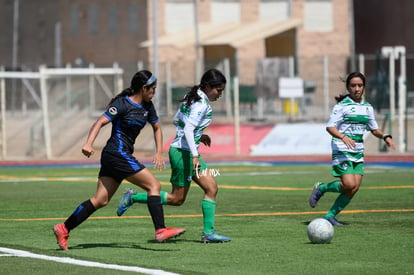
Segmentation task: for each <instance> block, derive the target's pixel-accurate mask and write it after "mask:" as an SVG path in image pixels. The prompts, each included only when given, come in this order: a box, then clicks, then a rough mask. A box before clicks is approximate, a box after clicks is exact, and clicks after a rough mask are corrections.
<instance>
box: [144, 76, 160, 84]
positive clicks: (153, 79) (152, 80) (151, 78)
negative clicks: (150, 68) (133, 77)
mask: <svg viewBox="0 0 414 275" xmlns="http://www.w3.org/2000/svg"><path fill="white" fill-rule="evenodd" d="M155 81H157V77H156V76H155V75H151V77H150V78H148V80H147V82H146V83H145V85H147V86H149V85H151V84H153V83H154V82H155Z"/></svg>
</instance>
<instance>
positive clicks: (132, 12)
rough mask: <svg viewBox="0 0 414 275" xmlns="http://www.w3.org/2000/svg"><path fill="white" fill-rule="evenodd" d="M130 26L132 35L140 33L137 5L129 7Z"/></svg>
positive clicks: (133, 4)
mask: <svg viewBox="0 0 414 275" xmlns="http://www.w3.org/2000/svg"><path fill="white" fill-rule="evenodd" d="M128 25H129V32H130V33H137V32H138V5H137V4H135V3H132V4H131V5H130V6H129V14H128Z"/></svg>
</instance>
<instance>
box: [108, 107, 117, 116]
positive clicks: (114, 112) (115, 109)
mask: <svg viewBox="0 0 414 275" xmlns="http://www.w3.org/2000/svg"><path fill="white" fill-rule="evenodd" d="M108 112H109V113H110V114H111V115H113V116H114V115H116V114H117V113H118V109H117V108H116V107H110V108H109V109H108Z"/></svg>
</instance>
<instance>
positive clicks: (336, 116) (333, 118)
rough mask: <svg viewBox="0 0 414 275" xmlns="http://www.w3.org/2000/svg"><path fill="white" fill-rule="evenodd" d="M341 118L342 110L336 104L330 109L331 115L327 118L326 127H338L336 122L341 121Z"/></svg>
mask: <svg viewBox="0 0 414 275" xmlns="http://www.w3.org/2000/svg"><path fill="white" fill-rule="evenodd" d="M342 117H343V108H342V106H341V105H339V104H336V105H335V106H334V108H333V109H332V113H331V115H330V116H329V120H328V123H327V124H326V127H338V122H339V121H341V120H342Z"/></svg>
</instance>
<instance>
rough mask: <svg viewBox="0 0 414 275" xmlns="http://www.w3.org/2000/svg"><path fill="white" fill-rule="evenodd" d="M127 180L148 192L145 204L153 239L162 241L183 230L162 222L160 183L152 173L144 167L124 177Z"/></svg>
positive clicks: (181, 232) (175, 235) (179, 233)
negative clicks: (150, 222) (150, 219)
mask: <svg viewBox="0 0 414 275" xmlns="http://www.w3.org/2000/svg"><path fill="white" fill-rule="evenodd" d="M126 179H127V180H128V181H129V182H131V183H133V184H135V185H137V186H139V187H141V188H143V189H144V190H145V191H147V193H148V199H147V206H148V211H149V212H150V215H151V218H152V222H153V225H154V228H155V239H156V240H157V241H158V242H163V241H165V240H167V239H170V238H173V237H177V236H179V235H181V234H183V233H184V232H185V229H183V228H175V227H174V228H166V227H165V222H164V209H163V206H162V204H161V198H160V189H161V185H160V183H159V181H158V180H157V179H156V178H155V177H154V175H153V174H152V173H151V172H150V171H149V170H148V169H147V168H144V169H142V170H140V171H139V172H137V173H136V174H134V175H132V176H130V177H127V178H126Z"/></svg>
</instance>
